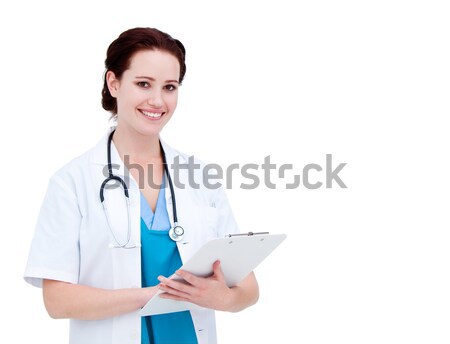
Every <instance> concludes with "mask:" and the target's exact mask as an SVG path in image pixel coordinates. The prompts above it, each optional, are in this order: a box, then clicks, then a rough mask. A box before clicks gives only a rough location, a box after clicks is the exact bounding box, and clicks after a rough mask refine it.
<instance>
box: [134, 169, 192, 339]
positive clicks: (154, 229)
mask: <svg viewBox="0 0 450 344" xmlns="http://www.w3.org/2000/svg"><path fill="white" fill-rule="evenodd" d="M164 181H165V178H164V179H163V185H162V187H161V189H160V190H159V194H158V201H157V203H156V209H155V214H153V211H152V209H151V207H150V206H149V204H148V203H147V200H146V199H145V197H144V195H143V194H142V193H141V245H142V246H141V269H142V287H151V286H154V285H157V284H159V281H158V276H159V275H163V276H166V277H168V276H170V275H172V274H173V273H175V271H176V270H178V269H179V268H180V267H181V265H182V262H181V257H180V253H179V252H178V248H177V245H176V243H175V242H174V241H173V240H171V239H170V238H169V229H170V219H169V214H168V213H167V207H166V197H165V187H164V183H165V182H164ZM141 319H142V329H141V343H142V344H173V343H177V344H197V336H196V334H195V328H194V324H193V322H192V317H191V313H190V312H189V311H185V312H177V313H169V314H160V315H153V316H147V317H142V318H141Z"/></svg>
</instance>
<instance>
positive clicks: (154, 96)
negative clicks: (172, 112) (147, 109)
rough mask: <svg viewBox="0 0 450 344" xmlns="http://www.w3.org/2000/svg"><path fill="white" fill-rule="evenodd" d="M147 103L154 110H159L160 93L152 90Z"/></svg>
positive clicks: (161, 101)
mask: <svg viewBox="0 0 450 344" xmlns="http://www.w3.org/2000/svg"><path fill="white" fill-rule="evenodd" d="M147 103H148V105H150V106H152V107H154V108H161V107H162V106H163V99H162V94H161V91H159V90H153V91H152V92H151V94H150V96H149V97H148V99H147Z"/></svg>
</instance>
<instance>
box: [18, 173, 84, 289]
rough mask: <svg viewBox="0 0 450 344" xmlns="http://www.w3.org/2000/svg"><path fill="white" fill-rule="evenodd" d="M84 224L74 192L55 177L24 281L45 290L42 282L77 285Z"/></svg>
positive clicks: (43, 209)
mask: <svg viewBox="0 0 450 344" xmlns="http://www.w3.org/2000/svg"><path fill="white" fill-rule="evenodd" d="M81 220H82V216H81V214H80V210H79V207H78V202H77V198H76V196H75V194H74V191H73V190H71V188H70V187H69V186H68V185H67V183H65V181H64V180H63V179H62V178H58V177H57V176H56V177H55V176H53V177H52V178H51V179H50V181H49V184H48V188H47V192H46V195H45V197H44V201H43V204H42V206H41V210H40V213H39V216H38V221H37V224H36V228H35V233H34V237H33V241H32V244H31V249H30V253H29V257H28V263H27V266H26V269H25V274H24V278H25V281H27V282H28V283H30V284H32V285H34V286H36V287H42V280H43V279H52V280H58V281H64V282H69V283H78V276H79V265H80V264H79V262H80V250H79V229H80V224H81Z"/></svg>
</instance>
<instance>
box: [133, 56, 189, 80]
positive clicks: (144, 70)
mask: <svg viewBox="0 0 450 344" xmlns="http://www.w3.org/2000/svg"><path fill="white" fill-rule="evenodd" d="M127 72H129V73H130V74H133V77H136V76H151V77H154V78H155V77H158V76H161V77H164V78H166V79H167V78H169V79H175V80H178V79H179V76H180V63H179V62H178V60H177V58H176V57H175V56H173V55H172V54H170V53H168V52H165V51H161V50H141V51H138V52H136V53H135V54H133V56H132V57H131V60H130V67H129V68H128V70H127ZM134 74H136V75H134Z"/></svg>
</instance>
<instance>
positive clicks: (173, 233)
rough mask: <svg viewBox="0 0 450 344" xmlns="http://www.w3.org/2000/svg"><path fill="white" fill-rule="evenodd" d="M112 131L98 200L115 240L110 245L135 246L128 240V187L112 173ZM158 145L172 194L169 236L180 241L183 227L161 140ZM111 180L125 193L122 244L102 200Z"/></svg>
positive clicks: (129, 222) (129, 223)
mask: <svg viewBox="0 0 450 344" xmlns="http://www.w3.org/2000/svg"><path fill="white" fill-rule="evenodd" d="M114 131H115V130H113V131H112V132H111V134H109V138H108V145H107V154H108V173H109V176H108V177H107V178H106V179H105V180H104V181H103V183H102V185H101V186H100V201H101V203H102V206H103V211H104V213H105V216H106V222H107V223H108V227H109V230H110V232H111V234H112V236H113V238H114V241H115V242H116V245H112V247H113V248H135V247H136V245H131V244H130V240H131V218H130V195H129V193H128V187H127V184H126V183H125V181H124V180H123V179H122V178H120V177H119V176H115V175H114V174H113V173H112V163H111V141H112V137H113V135H114ZM159 145H160V146H161V152H162V158H163V165H164V172H165V173H166V175H167V180H168V182H169V187H170V195H171V196H172V212H173V224H174V226H173V227H171V228H170V229H169V237H170V239H172V240H173V241H180V240H183V237H184V229H183V227H181V226H180V225H178V217H177V205H176V201H175V191H174V189H173V184H172V178H170V173H169V168H168V167H167V162H166V154H165V153H164V149H163V147H162V144H161V141H160V142H159ZM112 180H114V181H116V182H119V183H120V185H121V186H122V188H123V193H124V195H125V201H126V205H127V218H128V230H127V240H126V242H125V243H124V244H121V243H120V242H119V241H118V240H117V237H116V235H115V234H114V230H113V229H112V226H111V223H110V222H109V216H108V209H107V208H106V205H105V202H104V201H105V196H104V190H105V187H106V185H107V184H108V183H109V182H110V181H112Z"/></svg>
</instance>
